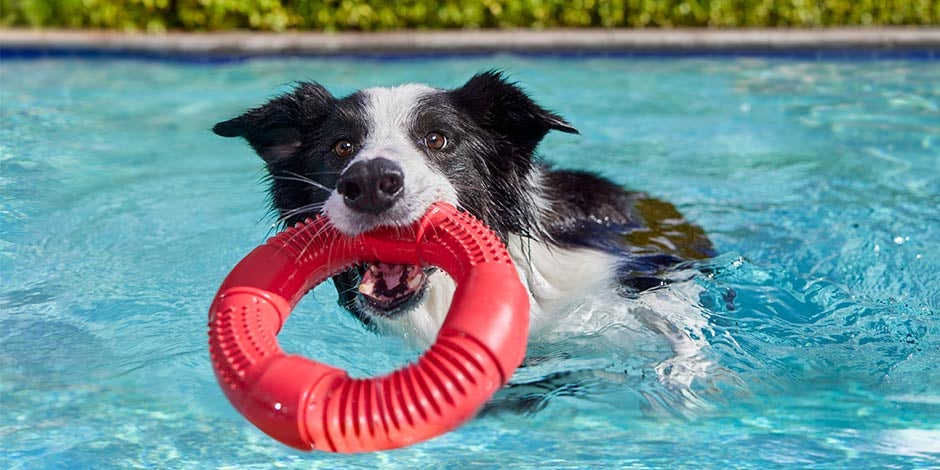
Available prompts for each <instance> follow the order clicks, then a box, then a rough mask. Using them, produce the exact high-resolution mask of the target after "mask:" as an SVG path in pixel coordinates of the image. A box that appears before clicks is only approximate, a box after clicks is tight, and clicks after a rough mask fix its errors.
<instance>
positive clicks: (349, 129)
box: [213, 72, 577, 321]
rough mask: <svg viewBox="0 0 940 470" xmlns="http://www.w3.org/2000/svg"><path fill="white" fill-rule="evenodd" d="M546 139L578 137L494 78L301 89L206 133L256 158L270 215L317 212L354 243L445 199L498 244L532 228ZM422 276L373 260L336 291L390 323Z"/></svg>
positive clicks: (292, 217) (288, 217)
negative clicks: (242, 142) (343, 92)
mask: <svg viewBox="0 0 940 470" xmlns="http://www.w3.org/2000/svg"><path fill="white" fill-rule="evenodd" d="M552 129H555V130H560V131H564V132H572V133H576V132H577V130H575V128H573V127H572V126H571V125H569V124H568V123H567V122H565V120H564V119H562V118H561V117H559V116H558V115H556V114H553V113H551V112H549V111H546V110H545V109H543V108H542V107H540V106H538V105H537V104H535V103H534V102H533V101H532V100H531V99H530V98H529V97H528V96H527V95H526V94H525V92H524V91H522V90H521V89H520V88H518V87H517V86H516V85H514V84H512V83H509V82H507V81H506V80H505V79H504V77H503V76H502V75H501V74H500V73H498V72H486V73H482V74H479V75H476V76H474V77H473V78H471V79H470V80H469V81H468V82H467V83H466V84H464V85H463V86H461V87H459V88H456V89H452V90H441V89H435V88H430V87H427V86H423V85H414V84H409V85H402V86H398V87H394V88H369V89H364V90H361V91H358V92H355V93H353V94H351V95H349V96H347V97H344V98H336V97H334V96H333V95H331V94H330V93H329V92H328V91H327V90H326V89H325V88H324V87H322V86H320V85H318V84H315V83H301V84H299V85H298V86H297V87H296V88H295V89H294V90H293V91H292V92H290V93H288V94H285V95H282V96H279V97H276V98H274V99H272V100H271V101H269V102H268V103H266V104H265V105H263V106H261V107H258V108H255V109H252V110H249V111H248V112H246V113H245V114H243V115H241V116H239V117H236V118H234V119H231V120H229V121H224V122H220V123H218V124H216V125H215V127H214V128H213V130H214V131H215V133H217V134H219V135H221V136H225V137H244V138H245V139H246V140H247V141H248V143H249V144H251V146H252V147H253V148H254V149H255V151H256V152H257V153H258V154H259V155H260V156H261V157H262V158H263V159H264V161H265V163H266V165H267V169H268V171H269V173H270V176H271V183H272V184H271V197H272V203H273V206H274V209H275V210H276V211H277V212H278V213H279V214H280V217H281V220H282V221H283V222H284V223H286V224H293V223H294V222H297V221H301V220H303V219H305V218H307V217H310V216H312V215H315V214H317V213H320V212H322V213H324V214H325V215H326V216H327V218H328V219H329V220H330V221H331V222H332V223H333V225H335V226H336V228H337V229H339V230H340V231H342V232H344V233H346V234H349V235H356V234H358V233H361V232H364V231H368V230H370V229H372V228H375V227H379V226H406V225H410V224H411V223H412V222H414V221H415V220H417V219H418V218H419V217H420V216H421V215H423V214H424V213H425V212H426V211H427V209H428V207H429V206H430V205H431V204H433V203H435V202H438V201H444V202H449V203H451V204H454V205H456V206H457V207H459V208H461V209H463V210H466V211H468V212H470V213H472V214H474V215H475V216H476V217H478V218H480V219H481V220H483V221H484V222H486V223H487V224H488V225H489V226H490V227H492V228H493V229H494V230H495V231H496V232H497V233H498V234H499V235H500V236H503V237H505V236H507V235H508V234H509V233H519V234H522V235H528V234H533V232H534V231H536V230H537V227H538V223H537V221H538V216H539V213H538V212H539V210H540V207H539V204H540V200H539V198H540V192H539V188H538V184H539V182H538V180H537V178H536V176H537V174H538V171H537V165H538V163H537V161H536V160H535V157H534V150H535V147H536V146H537V145H538V143H539V141H541V140H542V138H543V137H544V136H545V134H546V133H548V132H549V131H550V130H552ZM427 274H428V271H427V270H425V269H422V268H421V267H416V266H396V265H387V264H384V263H377V262H376V263H366V264H364V265H363V266H361V267H360V268H359V269H358V270H354V271H353V272H349V273H345V274H343V275H341V276H338V277H337V278H336V281H337V288H338V289H341V300H342V301H343V302H344V304H345V306H346V307H348V308H350V309H353V310H354V313H357V314H359V316H360V318H361V319H363V320H365V321H368V319H369V316H375V315H380V316H386V317H389V316H394V315H395V314H397V313H399V312H400V311H402V310H405V309H407V306H408V305H410V304H413V302H415V301H416V300H418V299H420V297H421V292H422V291H423V287H424V284H425V281H426V278H427ZM341 283H342V284H344V285H342V286H341V285H340V284H341ZM356 283H358V284H359V289H358V291H359V296H358V298H355V297H356V296H355V295H353V296H350V295H349V294H348V293H346V297H345V298H343V297H342V295H343V294H344V292H343V291H342V289H343V288H344V287H350V285H352V287H354V286H355V284H356ZM363 312H364V313H365V314H367V315H365V316H364V315H362V313H363Z"/></svg>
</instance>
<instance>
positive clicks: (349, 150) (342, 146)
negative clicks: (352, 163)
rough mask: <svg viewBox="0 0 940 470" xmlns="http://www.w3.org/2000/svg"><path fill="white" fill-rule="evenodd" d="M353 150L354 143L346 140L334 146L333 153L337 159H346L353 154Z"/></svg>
mask: <svg viewBox="0 0 940 470" xmlns="http://www.w3.org/2000/svg"><path fill="white" fill-rule="evenodd" d="M353 149H354V147H353V144H352V142H350V141H348V140H345V139H343V140H340V141H339V142H336V143H335V144H333V153H335V154H336V156H337V157H343V158H346V157H348V156H350V155H352V154H353Z"/></svg>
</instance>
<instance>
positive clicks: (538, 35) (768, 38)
mask: <svg viewBox="0 0 940 470" xmlns="http://www.w3.org/2000/svg"><path fill="white" fill-rule="evenodd" d="M0 49H8V50H10V49H20V50H40V51H41V50H59V51H89V50H91V51H105V52H127V53H159V54H186V55H215V54H239V55H291V54H315V55H348V54H454V53H457V54H461V53H498V52H523V53H525V52H532V53H539V52H561V53H565V52H570V53H578V52H584V53H592V52H593V53H605V52H606V53H617V52H627V53H629V52H641V53H642V52H717V53H721V52H729V51H743V52H748V51H827V50H875V51H892V50H926V51H931V52H933V51H936V52H937V55H938V56H940V27H935V26H931V27H870V28H862V27H852V28H826V29H822V28H820V29H785V28H754V29H703V28H681V29H548V30H524V29H508V30H491V29H483V30H444V31H414V30H409V31H393V32H376V33H362V32H341V33H325V32H295V31H292V32H284V33H272V32H250V31H235V32H218V33H193V32H169V33H160V34H147V33H122V32H114V31H99V30H34V29H16V28H14V29H3V28H0ZM931 55H933V54H931Z"/></svg>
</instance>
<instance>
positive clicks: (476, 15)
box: [0, 0, 940, 31]
mask: <svg viewBox="0 0 940 470" xmlns="http://www.w3.org/2000/svg"><path fill="white" fill-rule="evenodd" d="M928 24H929V25H936V24H940V0H854V1H853V0H474V1H455V0H380V1H365V0H0V25H3V26H32V27H66V28H107V29H119V30H147V31H164V30H170V29H182V30H199V31H205V30H209V31H217V30H226V29H256V30H274V31H283V30H289V29H298V30H366V31H373V30H389V29H401V28H412V29H440V28H490V27H501V28H507V27H536V28H548V27H587V26H595V27H616V26H626V27H676V26H708V27H745V26H834V25H928Z"/></svg>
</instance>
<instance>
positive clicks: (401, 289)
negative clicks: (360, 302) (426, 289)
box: [359, 263, 424, 298]
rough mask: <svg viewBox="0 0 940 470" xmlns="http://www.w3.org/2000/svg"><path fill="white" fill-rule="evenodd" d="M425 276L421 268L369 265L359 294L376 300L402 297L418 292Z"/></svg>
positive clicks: (396, 265) (406, 265) (380, 264)
mask: <svg viewBox="0 0 940 470" xmlns="http://www.w3.org/2000/svg"><path fill="white" fill-rule="evenodd" d="M423 276H424V273H423V272H422V269H421V267H420V266H412V265H409V264H388V263H369V264H367V265H366V270H365V273H364V274H363V275H362V281H361V282H360V283H359V292H360V293H361V294H363V295H368V296H369V297H374V298H379V297H385V298H390V297H395V296H400V295H402V294H405V293H408V292H410V291H414V290H417V289H418V287H420V286H421V280H422V277H423Z"/></svg>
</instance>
